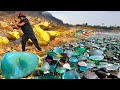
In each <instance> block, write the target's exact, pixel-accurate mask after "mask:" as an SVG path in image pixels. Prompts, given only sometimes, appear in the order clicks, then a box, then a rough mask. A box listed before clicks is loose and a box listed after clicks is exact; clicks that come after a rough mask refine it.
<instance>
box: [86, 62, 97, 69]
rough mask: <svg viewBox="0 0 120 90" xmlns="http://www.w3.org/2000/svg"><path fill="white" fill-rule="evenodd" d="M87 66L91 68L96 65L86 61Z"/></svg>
mask: <svg viewBox="0 0 120 90" xmlns="http://www.w3.org/2000/svg"><path fill="white" fill-rule="evenodd" d="M87 67H88V68H89V69H91V68H94V67H96V65H95V64H94V63H87Z"/></svg>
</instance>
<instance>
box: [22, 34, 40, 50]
mask: <svg viewBox="0 0 120 90" xmlns="http://www.w3.org/2000/svg"><path fill="white" fill-rule="evenodd" d="M28 39H31V40H32V42H33V44H34V45H35V47H36V48H37V49H38V50H41V48H40V46H39V44H38V41H37V39H36V37H35V35H34V34H23V36H22V41H21V43H22V51H25V46H26V42H27V41H28Z"/></svg>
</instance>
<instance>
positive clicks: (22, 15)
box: [18, 13, 26, 20]
mask: <svg viewBox="0 0 120 90" xmlns="http://www.w3.org/2000/svg"><path fill="white" fill-rule="evenodd" d="M25 17H26V16H25V14H24V13H19V16H18V18H19V19H20V20H23V19H24V18H25Z"/></svg>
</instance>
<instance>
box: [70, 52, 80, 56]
mask: <svg viewBox="0 0 120 90" xmlns="http://www.w3.org/2000/svg"><path fill="white" fill-rule="evenodd" d="M79 55H80V53H79V52H73V54H72V56H73V57H75V56H79Z"/></svg>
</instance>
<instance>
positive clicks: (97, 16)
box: [48, 11, 120, 26]
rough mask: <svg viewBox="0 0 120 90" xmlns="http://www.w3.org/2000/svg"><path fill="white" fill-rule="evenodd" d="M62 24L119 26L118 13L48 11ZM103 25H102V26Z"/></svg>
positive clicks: (119, 12)
mask: <svg viewBox="0 0 120 90" xmlns="http://www.w3.org/2000/svg"><path fill="white" fill-rule="evenodd" d="M48 12H50V13H51V14H52V15H53V16H54V17H56V18H58V19H61V20H62V21H63V22H64V23H69V24H73V25H75V24H83V23H88V24H89V25H104V26H110V25H112V26H113V25H116V26H120V11H48ZM103 23H104V24H103Z"/></svg>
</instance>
